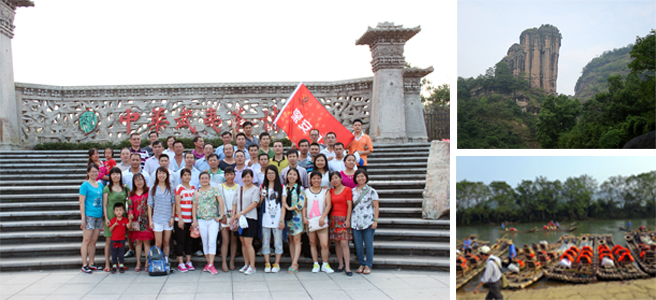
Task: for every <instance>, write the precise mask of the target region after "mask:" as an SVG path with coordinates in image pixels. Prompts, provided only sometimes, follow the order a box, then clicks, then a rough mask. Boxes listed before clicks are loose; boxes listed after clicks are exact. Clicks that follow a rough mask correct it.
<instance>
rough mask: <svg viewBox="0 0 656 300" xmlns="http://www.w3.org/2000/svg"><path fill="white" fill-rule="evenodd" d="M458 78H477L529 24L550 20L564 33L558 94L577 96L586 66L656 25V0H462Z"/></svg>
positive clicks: (535, 24) (459, 9)
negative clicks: (607, 51) (576, 87)
mask: <svg viewBox="0 0 656 300" xmlns="http://www.w3.org/2000/svg"><path fill="white" fill-rule="evenodd" d="M457 22H458V76H460V77H476V76H478V75H479V74H484V73H485V70H486V69H487V68H489V67H493V66H494V65H495V64H496V63H498V62H499V61H500V60H501V59H502V58H503V57H504V56H505V55H506V53H507V52H508V48H509V47H510V46H511V45H512V44H514V43H519V35H520V34H521V33H522V31H524V29H527V28H533V27H540V25H542V24H551V25H554V26H556V27H558V29H559V30H560V33H561V34H562V36H563V39H562V41H561V47H560V57H559V62H558V82H557V92H558V93H561V94H567V95H574V86H575V85H576V80H577V79H578V78H579V76H581V70H582V69H583V67H584V66H585V65H586V64H587V63H588V62H589V61H590V60H592V59H593V58H595V57H597V56H599V55H601V54H602V53H603V52H604V51H606V50H612V49H614V48H621V47H624V46H626V45H628V44H629V43H635V40H636V36H641V37H643V36H645V35H647V34H648V33H649V30H650V29H652V28H655V27H656V1H654V0H639V1H635V0H634V1H463V0H461V1H458V21H457Z"/></svg>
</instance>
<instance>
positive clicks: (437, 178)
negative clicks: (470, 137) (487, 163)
mask: <svg viewBox="0 0 656 300" xmlns="http://www.w3.org/2000/svg"><path fill="white" fill-rule="evenodd" d="M450 146H451V143H450V142H443V141H433V142H432V143H431V147H430V153H429V156H428V164H427V165H426V187H425V188H424V201H423V203H422V217H423V218H424V219H438V218H440V217H441V216H443V215H446V216H448V215H449V209H450V208H451V201H450V198H449V195H450V194H449V193H450V190H449V182H450V181H451V177H450V176H451V175H450V174H451V173H450V165H451V160H450V159H451V155H450V154H451V149H450Z"/></svg>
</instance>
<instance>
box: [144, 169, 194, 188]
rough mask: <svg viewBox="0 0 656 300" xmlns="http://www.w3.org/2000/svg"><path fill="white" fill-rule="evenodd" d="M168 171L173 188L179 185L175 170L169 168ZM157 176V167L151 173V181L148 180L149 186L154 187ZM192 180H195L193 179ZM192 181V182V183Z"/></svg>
mask: <svg viewBox="0 0 656 300" xmlns="http://www.w3.org/2000/svg"><path fill="white" fill-rule="evenodd" d="M167 170H168V169H167ZM168 171H169V183H170V184H171V189H174V187H176V186H177V185H176V184H175V182H176V179H175V178H176V175H175V172H173V171H171V170H168ZM156 176H157V169H155V171H153V172H152V173H150V182H148V186H149V187H153V185H155V178H157V177H156ZM191 182H193V181H191ZM191 182H190V183H191ZM181 183H182V181H181ZM192 185H193V184H192ZM194 186H195V185H194ZM199 186H200V185H199ZM174 190H175V189H174Z"/></svg>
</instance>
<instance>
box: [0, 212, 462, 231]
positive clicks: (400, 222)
mask: <svg viewBox="0 0 656 300" xmlns="http://www.w3.org/2000/svg"><path fill="white" fill-rule="evenodd" d="M80 223H81V221H80V218H79V214H78V215H75V216H74V217H73V218H70V219H66V220H61V219H54V220H17V221H5V220H3V221H2V222H0V232H18V231H23V232H30V231H40V230H78V229H79V228H80ZM378 226H379V227H380V228H392V229H394V228H397V229H441V230H448V229H449V226H450V224H449V221H448V220H425V219H421V218H418V217H415V218H408V217H396V216H392V217H383V216H379V219H378Z"/></svg>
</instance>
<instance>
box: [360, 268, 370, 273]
mask: <svg viewBox="0 0 656 300" xmlns="http://www.w3.org/2000/svg"><path fill="white" fill-rule="evenodd" d="M369 273H371V269H370V268H369V267H364V271H362V274H369Z"/></svg>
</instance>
